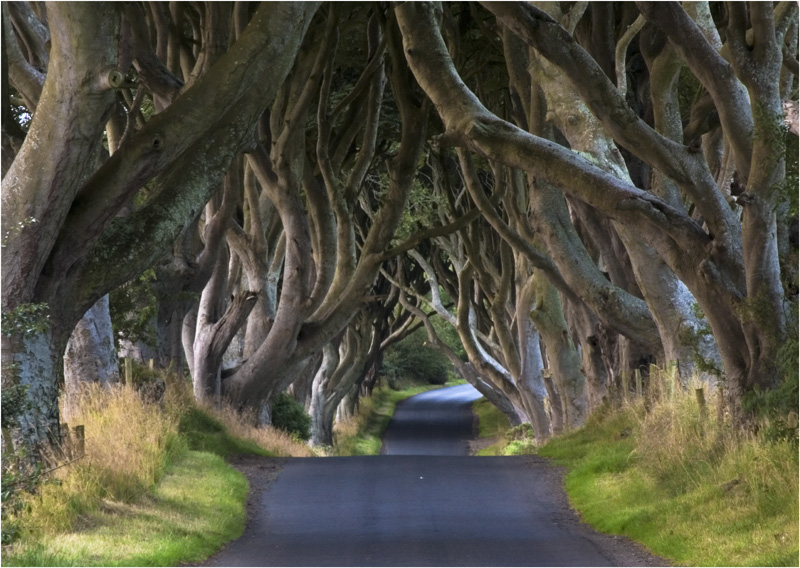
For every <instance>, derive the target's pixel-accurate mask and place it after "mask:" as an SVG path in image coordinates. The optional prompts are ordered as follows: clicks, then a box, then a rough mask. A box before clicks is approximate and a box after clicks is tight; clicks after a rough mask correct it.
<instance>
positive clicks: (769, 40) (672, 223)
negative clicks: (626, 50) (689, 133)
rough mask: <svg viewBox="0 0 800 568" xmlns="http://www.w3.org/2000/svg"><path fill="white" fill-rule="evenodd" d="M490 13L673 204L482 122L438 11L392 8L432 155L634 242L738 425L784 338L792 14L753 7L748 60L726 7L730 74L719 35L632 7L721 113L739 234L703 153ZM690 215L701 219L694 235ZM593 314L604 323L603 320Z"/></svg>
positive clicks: (594, 73) (533, 15)
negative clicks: (496, 176)
mask: <svg viewBox="0 0 800 568" xmlns="http://www.w3.org/2000/svg"><path fill="white" fill-rule="evenodd" d="M486 8H487V9H488V10H490V11H491V12H493V13H494V14H495V15H496V16H497V18H498V20H500V21H502V23H503V24H504V25H507V26H508V27H509V28H510V29H511V30H512V31H513V32H514V33H516V34H517V35H519V36H520V37H521V38H522V39H523V40H525V41H526V42H527V43H528V44H529V45H531V46H532V47H533V48H535V49H536V51H537V52H538V53H539V54H540V55H541V56H542V57H544V58H545V59H547V61H549V62H550V63H551V64H552V65H554V66H555V67H556V68H557V69H558V70H559V71H560V73H562V74H563V75H565V76H566V77H567V79H568V80H569V83H570V85H571V86H572V89H574V91H575V92H577V93H578V94H579V95H580V97H581V99H582V100H583V102H584V103H585V104H586V105H587V107H588V108H589V110H591V112H592V114H593V115H594V116H595V117H596V118H597V119H598V120H599V121H600V122H601V123H602V125H603V127H604V128H605V129H606V131H607V132H608V133H609V134H610V135H611V136H612V137H613V138H614V140H615V142H616V143H617V144H620V145H622V146H623V147H624V148H625V149H626V150H627V151H629V152H631V153H632V154H633V155H635V156H636V157H637V158H639V159H640V160H642V161H643V162H644V163H646V164H647V165H648V166H649V167H650V168H652V169H653V170H655V171H658V172H661V174H663V175H664V176H665V177H666V178H668V179H670V180H672V181H673V182H674V183H675V184H676V185H677V187H678V188H680V190H681V197H682V201H681V202H680V203H676V202H672V203H671V202H668V201H665V200H664V199H663V198H662V197H660V196H658V195H656V194H655V193H654V192H650V191H646V190H643V189H640V188H637V187H636V186H634V185H633V184H631V183H630V182H628V181H624V180H622V179H620V178H619V177H617V176H612V175H610V174H608V173H606V172H605V171H603V169H602V168H601V167H598V165H596V164H595V163H593V162H592V161H590V160H588V159H586V158H584V157H582V156H581V155H580V154H579V153H578V152H575V151H570V150H568V149H567V148H564V147H562V146H559V145H556V144H553V143H550V142H548V141H547V140H545V139H543V138H541V137H539V136H536V135H533V134H530V133H527V132H525V131H524V130H522V129H520V128H518V127H516V126H514V125H512V124H510V123H508V122H507V121H504V120H502V119H500V118H499V117H498V116H496V115H495V114H494V113H492V112H490V111H489V110H487V108H486V107H485V106H484V105H483V104H481V102H480V101H479V100H478V98H477V97H476V96H475V95H474V94H473V93H472V92H471V91H470V90H469V89H468V88H467V86H466V85H465V84H464V82H463V81H462V80H461V78H460V77H459V74H458V72H457V71H456V69H455V67H454V65H453V62H452V60H451V58H450V55H449V53H448V50H447V47H446V45H445V43H444V41H443V39H442V35H441V33H440V31H439V24H438V22H439V20H440V13H438V12H437V8H436V7H435V6H433V5H431V4H404V5H402V6H398V8H397V15H398V21H399V23H400V27H401V30H402V33H403V40H404V50H405V53H406V57H407V59H408V62H409V65H410V66H411V68H412V70H413V71H414V73H415V76H416V77H417V80H418V81H419V83H420V85H421V86H422V88H423V89H424V90H425V92H426V93H427V94H428V96H430V97H431V99H432V100H433V101H434V104H435V105H436V108H437V111H438V112H439V114H440V116H441V117H442V120H443V121H444V124H445V133H444V135H443V136H442V137H441V141H442V143H445V144H453V145H457V146H463V147H466V148H469V149H470V150H471V151H474V152H478V153H480V154H482V155H484V156H487V157H488V158H491V159H494V160H497V161H500V162H503V163H506V164H508V165H510V166H512V167H517V168H520V169H522V170H523V171H525V172H527V173H528V175H530V176H532V177H535V178H536V179H537V180H541V181H542V182H545V183H547V184H549V185H551V186H553V187H556V188H558V189H559V190H561V191H562V192H564V193H566V194H568V195H571V196H573V197H574V198H576V199H579V200H580V201H582V202H584V203H586V204H588V205H590V206H591V207H592V208H593V209H594V210H595V211H596V212H598V213H600V214H602V215H604V216H607V217H609V218H610V219H612V220H614V221H615V222H617V223H621V224H624V225H625V226H626V227H627V228H628V229H629V230H633V231H636V233H637V234H638V235H639V236H640V237H641V238H642V239H644V241H645V242H646V243H647V244H648V245H649V246H650V247H652V249H653V250H654V251H655V252H656V253H657V254H658V256H659V257H660V258H661V259H662V260H663V261H664V262H665V263H666V265H667V266H668V267H669V269H670V270H672V271H673V272H674V273H675V275H676V276H677V277H678V278H679V279H680V280H681V281H682V282H683V283H684V284H685V285H686V287H687V288H688V289H689V290H690V291H691V293H692V294H693V295H694V297H695V298H696V299H697V301H698V303H699V304H700V305H701V306H702V308H703V310H704V312H705V314H706V316H707V317H708V319H709V323H710V325H711V329H712V330H713V333H714V337H715V338H716V340H717V345H718V346H719V348H720V353H721V357H722V362H723V367H724V370H725V374H726V377H727V392H728V396H729V402H730V404H731V408H732V409H733V410H734V411H737V410H738V409H739V408H740V405H741V400H742V396H743V395H744V394H745V393H747V392H749V391H751V390H752V389H753V388H755V387H757V386H760V387H765V388H770V387H772V386H774V385H775V383H776V381H777V371H776V368H775V355H776V352H777V349H778V347H779V345H780V344H781V342H782V341H783V339H784V338H785V336H786V335H785V334H786V326H785V317H786V316H785V313H786V311H785V310H786V305H785V303H786V295H785V293H784V289H783V286H782V285H781V274H780V265H779V262H778V241H777V231H776V223H777V219H776V209H777V204H778V202H779V200H780V196H781V192H780V187H781V185H782V183H783V177H784V175H783V172H784V136H783V123H784V121H783V112H782V110H781V92H780V88H781V61H782V51H783V47H782V46H783V40H784V37H785V34H786V32H787V30H788V29H789V28H790V27H791V26H792V25H796V6H794V5H793V4H789V3H786V4H780V5H778V6H777V7H776V8H775V11H774V12H773V7H772V5H767V4H753V5H751V6H750V11H749V15H750V20H751V21H752V23H753V25H752V37H753V39H752V40H751V41H752V44H753V45H754V46H755V48H754V49H751V48H750V47H749V46H748V43H747V39H746V36H747V31H748V26H747V21H748V19H747V7H746V6H745V5H744V4H736V5H732V6H731V7H730V10H729V11H730V13H729V18H728V23H727V28H726V32H727V33H726V39H727V41H726V49H727V53H728V54H729V57H730V58H731V62H730V63H729V62H728V61H726V60H725V59H724V58H723V57H722V56H721V55H719V54H718V53H717V52H716V51H715V50H714V48H713V47H712V44H711V43H709V41H708V40H707V39H706V37H705V36H704V35H703V32H704V31H707V32H711V33H713V32H715V31H716V30H715V29H714V30H708V29H703V28H702V27H701V25H702V24H703V22H701V23H700V24H698V23H696V22H695V21H694V20H693V19H692V18H691V17H690V15H689V14H688V13H687V12H686V11H685V10H684V9H683V8H681V7H680V6H679V5H677V4H651V3H640V4H639V8H640V10H641V11H642V14H643V16H644V17H645V19H648V20H649V21H650V22H651V23H652V24H653V25H654V27H655V29H656V30H660V31H659V32H658V33H661V34H664V36H666V39H671V42H670V45H672V46H673V47H674V48H675V49H676V51H677V52H678V54H679V56H680V57H681V58H682V59H683V61H685V63H686V65H687V66H688V67H689V69H690V70H691V71H692V72H693V73H694V74H695V75H696V76H697V78H698V79H699V81H700V82H701V83H702V84H703V87H704V88H705V89H706V90H707V92H708V93H709V96H710V97H711V99H712V101H713V105H714V106H715V107H716V109H717V111H718V114H719V119H720V128H721V129H722V132H723V135H724V137H725V140H726V146H727V147H728V148H729V151H730V153H731V156H732V158H733V162H734V164H735V170H736V173H737V176H738V178H739V179H740V182H741V183H742V185H743V187H744V188H745V191H744V192H743V193H742V194H740V195H739V197H738V198H737V200H736V203H737V205H738V206H739V207H741V213H742V219H741V221H740V220H739V217H738V216H737V215H736V212H735V211H734V209H732V208H731V206H730V204H729V203H728V201H727V200H726V199H725V187H724V186H722V187H721V186H720V184H718V183H717V181H716V180H715V177H714V175H713V173H714V172H713V171H712V169H711V166H710V165H709V163H708V161H707V160H706V158H705V155H704V154H703V152H699V151H698V150H697V149H695V148H694V147H692V146H686V145H683V144H682V143H681V142H682V141H676V140H673V139H672V138H670V136H669V133H662V132H661V131H659V130H662V131H663V130H664V128H663V127H662V126H661V125H657V126H656V127H653V126H651V125H650V124H648V123H647V122H646V121H645V120H644V119H643V118H641V117H640V116H638V115H637V114H636V112H635V111H634V109H632V108H631V106H630V105H629V104H628V102H627V101H626V99H625V97H624V96H623V95H622V94H621V92H620V90H619V89H617V87H615V85H614V84H612V82H611V80H610V79H609V77H608V76H607V75H606V74H605V73H604V72H603V70H602V68H601V67H600V65H599V64H598V62H597V60H596V59H594V58H593V57H592V56H591V55H590V54H589V53H588V52H587V51H586V49H584V48H583V47H581V45H580V44H579V43H578V41H576V39H575V37H574V36H573V35H572V34H571V33H570V31H568V30H569V29H570V26H569V25H568V24H567V27H566V28H565V27H564V26H562V25H561V24H559V22H558V20H556V19H554V18H553V17H552V16H550V15H549V14H547V13H546V12H544V11H542V10H541V9H539V8H537V7H534V6H532V5H527V4H515V3H503V4H486ZM576 9H578V8H576ZM571 16H572V17H575V16H576V14H574V13H571V14H566V15H564V16H563V17H564V20H562V21H565V22H566V21H567V20H568V19H569V18H570V17H571ZM698 19H699V18H698ZM662 37H663V36H662ZM661 44H662V46H663V45H665V42H664V41H662V42H661ZM709 61H711V62H713V64H712V65H708V62H709ZM658 95H660V93H654V94H653V96H658ZM679 134H680V135H682V134H683V132H680V133H679ZM742 196H744V197H743V198H742ZM684 200H685V202H686V203H688V204H690V205H691V207H687V205H686V203H684ZM690 209H694V210H695V211H696V214H699V215H700V216H701V218H702V220H703V223H702V224H701V223H700V222H698V220H697V219H696V218H694V217H693V216H692V215H690V213H689V211H690ZM756 251H758V252H756ZM625 311H627V312H628V314H630V310H629V309H628V310H625ZM597 312H600V313H597V315H598V317H601V316H602V313H603V312H602V311H601V310H597Z"/></svg>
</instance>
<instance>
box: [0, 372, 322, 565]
mask: <svg viewBox="0 0 800 568" xmlns="http://www.w3.org/2000/svg"><path fill="white" fill-rule="evenodd" d="M164 379H165V383H166V392H165V393H164V395H163V397H162V398H161V400H159V401H157V402H155V401H152V400H151V401H148V400H149V399H148V397H147V396H142V392H141V389H139V390H137V389H136V388H133V387H128V386H123V385H119V386H115V387H113V388H102V387H100V386H87V387H86V389H85V390H84V392H83V394H82V396H81V399H80V401H79V403H78V404H73V403H71V405H70V406H71V408H70V414H69V416H70V418H69V420H70V423H71V424H73V425H76V424H80V425H83V426H84V431H85V454H84V455H83V456H82V457H81V456H78V459H77V460H76V461H74V462H72V463H65V464H64V466H63V467H60V468H58V469H56V470H55V471H53V472H52V473H51V474H50V475H49V476H48V478H46V479H45V480H44V481H43V482H42V483H40V484H39V486H38V487H37V488H36V490H35V491H33V492H31V493H24V494H22V495H21V496H20V498H21V501H22V503H21V506H20V507H19V508H18V509H17V510H16V511H15V512H14V514H13V516H12V518H10V519H9V521H10V523H11V524H12V525H13V526H14V527H15V528H16V530H17V534H16V535H15V536H16V537H17V540H16V542H14V543H13V544H10V545H9V546H4V547H3V552H2V560H3V564H4V565H38V566H44V565H55V566H69V565H79V566H84V565H109V566H111V565H176V564H178V563H182V562H193V561H199V560H202V559H203V558H205V557H207V556H208V555H209V554H211V553H212V552H214V551H215V550H216V549H218V548H219V547H220V546H221V545H222V544H224V543H225V542H227V541H229V540H231V539H233V538H236V537H237V536H238V535H240V534H241V531H242V530H243V526H244V519H245V511H244V503H245V499H246V495H247V481H246V480H245V479H244V477H243V476H242V475H241V474H239V473H238V472H237V471H235V470H234V469H233V468H231V467H230V466H229V465H227V464H226V463H225V461H224V459H223V458H226V457H229V456H232V455H236V454H258V455H264V456H275V455H283V456H296V455H304V456H305V455H311V453H310V451H309V450H308V448H307V447H306V446H305V445H304V444H302V443H301V442H299V441H297V440H296V439H294V438H292V436H290V435H289V434H286V433H285V432H282V431H280V430H277V429H275V428H259V427H256V426H254V425H253V424H254V423H255V422H254V421H252V420H248V418H247V417H242V416H240V415H237V414H236V413H235V412H233V411H232V410H231V409H229V408H224V407H223V408H221V409H212V408H204V407H201V406H198V405H196V404H195V403H194V401H193V400H192V396H191V391H190V389H189V388H188V385H186V384H184V383H183V381H180V380H179V379H177V377H174V376H173V377H169V376H165V377H164ZM63 450H65V453H71V455H74V454H75V452H76V450H75V448H72V449H70V448H63ZM62 461H63V460H62ZM5 521H6V519H4V525H5V524H6V523H5ZM4 529H5V526H4Z"/></svg>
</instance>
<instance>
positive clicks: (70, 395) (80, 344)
mask: <svg viewBox="0 0 800 568" xmlns="http://www.w3.org/2000/svg"><path fill="white" fill-rule="evenodd" d="M118 381H119V361H118V360H117V352H116V349H115V347H114V333H113V329H112V328H111V316H110V314H109V311H108V296H103V297H102V298H100V300H98V301H97V303H96V304H95V305H94V306H92V308H91V309H90V310H89V311H88V312H86V314H85V315H84V316H83V318H81V321H79V322H78V325H77V326H75V329H74V330H73V331H72V335H71V336H70V339H69V342H68V343H67V350H66V352H65V353H64V395H65V401H64V413H65V418H66V419H69V417H70V415H71V414H72V413H73V412H74V410H76V408H75V406H74V405H75V404H77V402H78V400H79V398H78V397H79V396H80V394H81V390H82V385H84V384H88V383H100V384H103V385H108V384H113V383H116V382H118Z"/></svg>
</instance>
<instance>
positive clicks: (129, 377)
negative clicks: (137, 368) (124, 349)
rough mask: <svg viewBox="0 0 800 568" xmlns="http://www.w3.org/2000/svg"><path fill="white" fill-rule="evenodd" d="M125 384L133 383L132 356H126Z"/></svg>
mask: <svg viewBox="0 0 800 568" xmlns="http://www.w3.org/2000/svg"><path fill="white" fill-rule="evenodd" d="M125 384H126V385H128V386H131V385H132V384H133V359H131V358H130V357H125Z"/></svg>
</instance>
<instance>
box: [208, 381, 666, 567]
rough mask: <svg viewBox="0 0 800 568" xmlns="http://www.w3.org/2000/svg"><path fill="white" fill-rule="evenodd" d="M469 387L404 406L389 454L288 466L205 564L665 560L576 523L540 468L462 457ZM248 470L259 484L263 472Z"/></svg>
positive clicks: (535, 461)
mask: <svg viewBox="0 0 800 568" xmlns="http://www.w3.org/2000/svg"><path fill="white" fill-rule="evenodd" d="M470 389H471V387H468V386H467V387H454V388H452V389H442V390H440V391H433V392H429V393H425V394H423V395H418V396H416V397H412V398H410V399H408V400H407V401H404V402H403V403H401V404H400V405H398V408H397V412H396V414H395V419H394V420H393V422H392V423H391V424H390V426H389V428H388V429H387V433H386V436H385V445H384V452H385V454H384V455H381V456H367V457H342V458H305V459H300V458H298V459H291V460H287V461H286V462H285V466H284V467H283V469H282V471H281V472H280V473H279V475H278V477H277V480H276V481H275V482H274V484H273V485H272V486H271V488H269V489H268V490H267V491H264V492H263V493H262V494H261V495H258V496H256V500H255V501H254V502H253V503H251V506H250V511H251V519H250V521H249V522H248V526H247V527H246V529H245V533H244V535H243V536H242V537H241V538H240V539H239V540H237V541H235V542H233V543H231V544H230V545H229V546H228V547H227V548H226V549H224V550H223V551H222V552H220V553H218V554H217V555H215V556H214V557H212V558H211V559H210V560H209V561H208V563H207V565H209V566H614V565H627V566H634V565H639V566H642V565H658V564H659V563H663V561H659V560H658V559H654V558H653V557H650V556H649V555H647V554H646V553H644V552H642V551H641V550H640V549H638V547H636V546H635V545H633V544H632V543H630V542H627V541H624V540H623V539H617V538H614V537H608V536H603V535H598V534H596V533H594V532H593V531H591V530H589V529H588V528H587V527H586V526H585V525H582V524H581V523H579V522H578V521H577V519H576V517H575V515H574V513H573V512H572V511H571V510H570V509H569V507H568V505H567V502H566V498H565V496H564V494H563V491H562V490H561V477H560V473H559V472H558V470H557V469H556V468H554V467H552V466H550V465H548V464H547V463H546V462H545V461H544V460H542V459H540V458H537V457H534V456H518V457H468V456H466V455H465V454H466V451H467V443H466V440H468V439H469V437H470V433H471V427H472V416H471V414H470V412H469V403H470V401H471V400H474V399H475V398H477V397H478V395H477V393H476V392H474V391H471V390H470ZM434 393H436V394H434ZM435 452H441V453H440V454H439V455H433V454H434V453H435ZM261 467H264V466H261ZM253 471H255V472H256V473H253ZM250 474H251V481H253V480H256V481H257V480H258V475H259V474H258V473H257V470H252V471H250Z"/></svg>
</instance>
